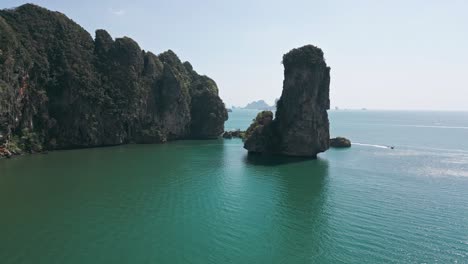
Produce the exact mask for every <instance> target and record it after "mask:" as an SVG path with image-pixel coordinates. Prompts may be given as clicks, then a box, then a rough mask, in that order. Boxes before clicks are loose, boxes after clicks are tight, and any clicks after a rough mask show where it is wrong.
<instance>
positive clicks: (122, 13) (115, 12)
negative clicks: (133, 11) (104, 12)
mask: <svg viewBox="0 0 468 264" xmlns="http://www.w3.org/2000/svg"><path fill="white" fill-rule="evenodd" d="M109 12H110V13H111V14H114V15H116V16H123V15H125V13H126V12H125V10H124V9H117V10H116V9H113V8H109Z"/></svg>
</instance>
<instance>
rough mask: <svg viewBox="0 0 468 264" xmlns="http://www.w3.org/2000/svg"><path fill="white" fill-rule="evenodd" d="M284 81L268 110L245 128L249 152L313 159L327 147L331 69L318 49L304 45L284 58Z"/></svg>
mask: <svg viewBox="0 0 468 264" xmlns="http://www.w3.org/2000/svg"><path fill="white" fill-rule="evenodd" d="M283 65H284V82H283V92H282V95H281V98H280V99H279V101H278V102H277V110H276V117H275V118H273V113H272V112H271V111H263V112H261V113H259V114H258V116H257V117H256V119H255V120H254V122H253V123H252V124H251V125H250V127H249V128H248V129H247V132H246V135H245V138H246V139H245V143H244V148H245V149H247V150H248V151H249V153H266V154H280V155H287V156H301V157H316V155H317V153H319V152H323V151H325V150H327V149H328V148H329V144H330V134H329V121H328V114H327V110H328V109H329V108H330V99H329V86H330V67H328V66H327V64H326V63H325V59H324V56H323V52H322V50H321V49H320V48H318V47H315V46H312V45H307V46H304V47H301V48H297V49H293V50H291V51H290V52H288V53H287V54H285V55H284V56H283Z"/></svg>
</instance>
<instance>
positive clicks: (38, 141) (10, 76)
mask: <svg viewBox="0 0 468 264" xmlns="http://www.w3.org/2000/svg"><path fill="white" fill-rule="evenodd" d="M227 118H228V115H227V110H226V107H225V105H224V103H223V101H222V100H221V98H220V97H219V95H218V87H217V85H216V83H215V82H214V81H213V80H212V79H210V78H209V77H207V76H204V75H199V74H198V73H197V72H196V71H195V70H194V69H193V68H192V65H191V64H190V63H189V62H182V61H181V60H180V59H179V58H178V57H177V55H176V54H175V53H174V52H172V51H171V50H168V51H166V52H163V53H161V54H159V55H155V54H153V53H151V52H149V51H144V50H142V49H141V48H140V47H139V45H138V43H136V42H135V41H134V40H132V39H131V38H128V37H123V38H117V39H113V38H112V37H111V36H110V35H109V33H108V32H106V31H105V30H102V29H100V30H97V31H96V35H95V38H94V39H93V37H92V36H91V35H90V34H89V33H88V32H87V31H86V30H84V29H83V28H82V27H81V26H80V25H78V24H77V23H75V22H74V21H73V20H71V19H69V18H68V17H66V16H65V15H64V14H62V13H59V12H54V11H50V10H47V9H45V8H42V7H40V6H37V5H33V4H26V5H22V6H20V7H17V8H14V9H4V10H0V156H11V155H14V154H21V153H24V152H41V151H45V150H54V149H70V148H85V147H97V146H107V145H118V144H125V143H161V142H165V141H168V140H176V139H187V138H196V139H207V138H216V137H218V136H219V135H221V134H222V133H223V132H224V121H225V120H227Z"/></svg>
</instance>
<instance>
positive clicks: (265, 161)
mask: <svg viewBox="0 0 468 264" xmlns="http://www.w3.org/2000/svg"><path fill="white" fill-rule="evenodd" d="M311 160H315V159H314V158H307V157H288V156H280V155H263V154H252V153H250V154H247V155H245V157H244V161H245V163H247V164H251V165H258V166H278V165H283V164H289V163H298V162H305V161H311Z"/></svg>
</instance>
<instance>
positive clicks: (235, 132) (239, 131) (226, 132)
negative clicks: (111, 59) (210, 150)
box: [223, 129, 245, 139]
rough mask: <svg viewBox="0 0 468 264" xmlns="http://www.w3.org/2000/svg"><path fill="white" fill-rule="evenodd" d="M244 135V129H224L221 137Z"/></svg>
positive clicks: (229, 137)
mask: <svg viewBox="0 0 468 264" xmlns="http://www.w3.org/2000/svg"><path fill="white" fill-rule="evenodd" d="M244 137H245V131H241V130H239V129H237V130H232V131H225V132H224V133H223V138H226V139H231V138H240V139H243V138H244Z"/></svg>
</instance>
